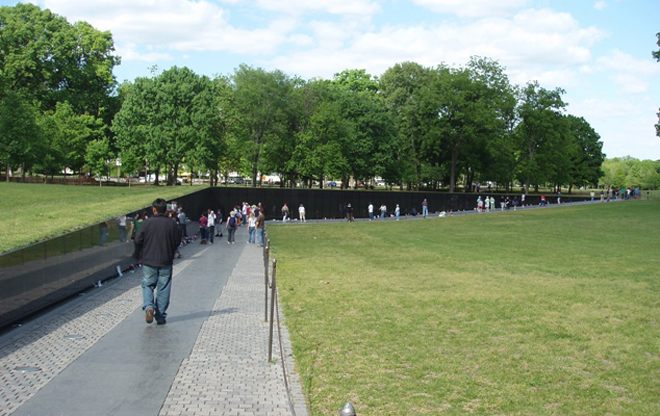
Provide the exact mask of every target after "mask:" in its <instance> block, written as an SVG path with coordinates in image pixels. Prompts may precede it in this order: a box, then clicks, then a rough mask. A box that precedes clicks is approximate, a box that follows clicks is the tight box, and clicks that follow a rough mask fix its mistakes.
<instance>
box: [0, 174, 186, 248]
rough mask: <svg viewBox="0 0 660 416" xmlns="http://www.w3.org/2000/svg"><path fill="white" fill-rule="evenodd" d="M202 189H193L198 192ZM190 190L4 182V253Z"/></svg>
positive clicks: (0, 189) (0, 219)
mask: <svg viewBox="0 0 660 416" xmlns="http://www.w3.org/2000/svg"><path fill="white" fill-rule="evenodd" d="M198 189H199V188H193V190H198ZM189 192H191V189H190V188H188V187H153V186H152V187H131V188H121V187H87V186H85V187H82V186H66V185H40V184H16V183H6V182H0V198H1V200H2V204H3V214H2V216H0V253H2V252H5V251H8V250H11V249H13V248H16V247H19V246H23V245H26V244H30V243H33V242H35V241H39V240H42V239H44V238H46V237H51V236H54V235H58V234H62V233H63V232H66V231H69V230H72V229H76V228H80V227H81V226H85V225H91V224H94V223H96V222H99V221H101V220H103V219H107V218H111V217H113V216H116V215H119V214H121V213H125V212H130V211H134V210H137V209H140V208H143V207H145V206H149V205H151V202H152V201H153V200H154V199H156V198H165V199H169V198H176V197H178V196H181V195H183V194H186V193H189Z"/></svg>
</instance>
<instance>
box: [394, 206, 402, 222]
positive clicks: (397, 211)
mask: <svg viewBox="0 0 660 416" xmlns="http://www.w3.org/2000/svg"><path fill="white" fill-rule="evenodd" d="M394 215H396V220H397V221H399V217H400V216H401V208H400V207H399V204H396V208H394Z"/></svg>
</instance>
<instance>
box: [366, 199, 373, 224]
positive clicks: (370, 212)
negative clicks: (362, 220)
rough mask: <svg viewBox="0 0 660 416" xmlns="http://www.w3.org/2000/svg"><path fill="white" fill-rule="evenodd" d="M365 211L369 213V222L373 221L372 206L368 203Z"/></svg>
mask: <svg viewBox="0 0 660 416" xmlns="http://www.w3.org/2000/svg"><path fill="white" fill-rule="evenodd" d="M367 211H368V212H369V221H373V220H374V204H372V203H371V202H369V206H368V207H367Z"/></svg>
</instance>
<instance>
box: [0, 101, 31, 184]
mask: <svg viewBox="0 0 660 416" xmlns="http://www.w3.org/2000/svg"><path fill="white" fill-rule="evenodd" d="M39 144H40V129H39V126H38V124H37V113H36V110H35V109H34V107H33V106H32V105H31V104H30V103H29V102H27V101H26V100H24V99H23V98H22V97H21V95H20V94H18V93H16V92H14V91H9V92H8V93H7V95H6V96H5V99H4V100H3V101H2V103H0V163H2V164H3V165H4V166H5V169H6V170H5V180H6V181H7V182H8V181H9V173H10V171H11V169H12V168H13V167H18V166H21V167H22V168H23V175H25V169H26V167H27V166H31V164H32V163H33V162H34V160H35V159H36V157H35V156H36V152H37V151H38V150H37V149H38V146H39Z"/></svg>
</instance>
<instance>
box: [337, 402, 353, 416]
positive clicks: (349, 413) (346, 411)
mask: <svg viewBox="0 0 660 416" xmlns="http://www.w3.org/2000/svg"><path fill="white" fill-rule="evenodd" d="M339 415H340V416H355V409H354V408H353V405H352V404H351V402H347V403H346V404H345V405H344V407H342V409H341V411H340V412H339Z"/></svg>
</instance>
